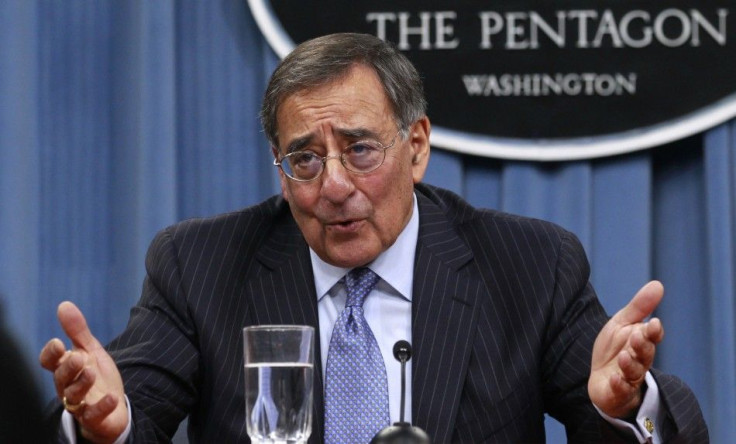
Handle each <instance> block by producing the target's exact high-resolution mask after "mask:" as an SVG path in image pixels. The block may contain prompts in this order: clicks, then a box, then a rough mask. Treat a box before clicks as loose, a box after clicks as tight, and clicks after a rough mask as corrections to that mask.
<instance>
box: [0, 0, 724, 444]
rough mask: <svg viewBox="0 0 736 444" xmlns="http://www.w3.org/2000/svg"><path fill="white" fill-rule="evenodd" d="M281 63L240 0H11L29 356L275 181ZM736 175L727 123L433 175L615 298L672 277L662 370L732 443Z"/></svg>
mask: <svg viewBox="0 0 736 444" xmlns="http://www.w3.org/2000/svg"><path fill="white" fill-rule="evenodd" d="M276 63H277V59H276V56H275V55H274V54H273V52H272V51H271V50H270V48H269V47H268V45H267V44H266V42H265V41H264V39H263V38H262V37H261V35H260V32H259V30H258V29H257V27H256V25H255V23H254V21H253V19H252V17H251V16H250V13H249V11H248V9H247V6H246V4H245V2H244V1H242V0H237V1H235V0H217V1H214V0H213V1H209V2H194V1H187V2H184V1H182V2H174V1H165V0H159V1H155V2H150V1H145V0H140V1H120V2H113V1H91V0H90V1H64V2H62V1H31V0H17V1H16V0H0V304H2V306H3V307H4V312H5V316H4V321H5V322H6V323H7V324H8V325H9V326H10V328H11V329H12V331H13V332H14V334H15V335H16V337H17V339H18V340H19V341H20V342H21V344H22V346H23V348H24V349H25V350H26V351H27V355H28V359H29V361H30V362H32V363H34V364H35V360H36V356H37V353H38V351H39V350H40V348H41V346H42V344H44V343H45V341H47V340H48V339H49V338H51V337H53V336H58V335H60V334H61V332H60V329H59V327H58V325H57V323H56V319H55V309H56V306H57V304H58V303H59V302H61V301H62V300H66V299H70V300H72V301H74V302H75V303H77V304H78V305H79V306H80V307H81V308H82V310H83V311H84V312H85V313H86V314H87V317H88V320H89V322H90V325H91V328H92V329H93V331H94V332H95V333H96V334H97V336H98V337H99V338H100V339H101V340H102V341H103V342H106V341H109V340H110V339H111V338H113V337H114V335H115V334H116V333H117V332H119V331H121V329H122V328H123V327H124V325H125V323H126V320H127V317H128V310H129V307H130V306H131V305H133V304H134V303H135V301H136V300H137V298H138V296H139V291H140V286H141V282H142V278H143V273H144V270H143V257H144V254H145V251H146V248H147V245H148V243H149V241H150V240H151V238H152V237H153V235H154V233H155V232H156V231H157V230H159V229H160V228H162V227H164V226H166V225H168V224H171V223H173V222H175V221H178V220H181V219H185V218H190V217H194V216H205V215H211V214H214V213H219V212H224V211H229V210H232V209H236V208H240V207H243V206H247V205H251V204H254V203H256V202H258V201H260V200H261V199H263V198H265V197H266V196H268V195H271V194H272V193H274V192H276V191H277V181H276V174H275V171H274V168H273V167H272V166H271V164H270V158H269V157H270V153H269V150H268V147H267V145H266V142H265V139H264V137H263V135H262V134H261V131H260V127H259V124H258V120H257V110H258V106H259V102H260V97H261V94H262V91H263V88H264V86H265V83H266V81H267V78H268V76H269V74H270V72H271V71H272V70H273V68H274V66H275V65H276ZM430 117H431V116H430ZM735 181H736V122H734V121H731V122H728V123H726V124H723V125H721V126H719V127H717V128H714V129H711V130H709V131H707V132H706V133H704V134H701V135H697V136H694V137H691V138H689V139H686V140H683V141H680V142H676V143H673V144H670V145H667V146H663V147H659V148H656V149H653V150H648V151H644V152H640V153H636V154H631V155H624V156H617V157H612V158H606V159H600V160H594V161H578V162H567V163H526V162H510V161H499V160H491V159H485V158H478V157H470V156H464V155H459V154H454V153H451V152H446V151H441V150H438V149H435V150H434V151H433V152H432V160H431V162H430V168H429V172H428V174H427V177H426V182H429V183H432V184H436V185H440V186H444V187H446V188H449V189H452V190H454V191H456V192H458V193H460V194H462V195H464V196H465V197H467V199H469V200H470V201H471V202H472V203H474V204H476V205H479V206H486V207H493V208H498V209H501V210H505V211H510V212H515V213H520V214H525V215H529V216H534V217H539V218H544V219H549V220H552V221H555V222H557V223H559V224H561V225H563V226H565V227H567V228H569V229H570V230H572V231H573V232H575V233H576V234H577V235H578V236H579V237H580V239H581V240H582V242H583V244H584V245H585V247H586V249H587V252H588V254H589V257H590V259H591V262H592V266H593V276H592V279H593V283H594V285H595V286H596V288H597V290H598V293H599V296H600V298H601V300H602V301H603V304H604V305H605V306H606V308H607V309H608V310H609V312H613V311H615V310H617V309H618V308H620V307H621V306H622V305H623V304H625V303H626V301H627V300H628V299H629V298H630V297H631V296H632V295H633V293H634V292H635V291H636V289H638V288H639V287H640V286H641V285H642V284H643V283H644V282H646V281H648V280H649V279H653V278H656V279H660V280H662V281H663V282H664V284H665V287H666V289H667V293H666V297H665V300H664V302H663V303H662V305H661V307H660V308H659V309H658V316H660V317H661V318H662V319H663V321H664V324H665V327H666V331H667V333H666V338H665V341H664V343H663V344H662V345H661V346H660V347H659V349H658V355H657V365H658V366H659V367H661V368H663V369H664V370H666V371H669V372H672V373H676V374H678V375H679V376H681V377H682V378H683V379H684V380H685V381H687V383H688V384H690V386H691V387H693V389H694V390H695V392H696V394H697V396H698V398H699V400H700V402H701V404H702V407H703V410H704V413H705V417H706V420H707V422H708V425H709V427H710V430H711V437H712V438H713V441H714V442H732V441H733V440H734V439H736V428H735V427H736V426H734V418H736V334H735V332H734V329H735V322H734V316H735V315H736V307H735V304H736V294H735V291H736V290H735V285H734V276H735V275H736V260H735V256H736V248H735V247H734V229H735V228H736V183H735ZM36 367H37V366H36ZM37 373H38V374H37V377H38V380H39V382H40V383H41V384H43V385H44V388H45V390H46V393H47V395H48V396H52V393H53V392H52V390H51V383H50V378H49V377H48V376H47V375H45V374H42V372H41V370H40V369H38V370H37ZM550 433H551V438H550V442H557V441H558V439H559V433H560V430H559V428H558V426H554V425H551V426H550Z"/></svg>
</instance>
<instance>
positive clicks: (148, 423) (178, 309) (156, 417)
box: [108, 231, 200, 443]
mask: <svg viewBox="0 0 736 444" xmlns="http://www.w3.org/2000/svg"><path fill="white" fill-rule="evenodd" d="M179 260H180V258H179V257H178V255H177V251H176V247H175V245H174V242H173V240H172V236H171V235H170V233H169V232H166V231H164V232H162V233H160V234H159V235H158V236H157V237H156V239H154V241H153V242H152V244H151V247H150V249H149V252H148V256H147V258H146V268H147V272H148V273H147V276H146V278H145V281H144V284H143V292H142V296H141V299H140V301H139V302H138V304H137V305H136V306H135V307H133V308H132V310H131V315H130V320H129V323H128V326H127V328H126V329H125V331H124V332H123V333H122V334H121V336H119V337H118V338H117V339H115V340H114V341H113V342H112V343H111V344H110V345H109V346H108V349H109V351H110V353H111V355H112V357H113V358H114V359H115V362H116V363H117V365H118V368H119V369H120V372H121V374H122V377H123V382H124V384H125V391H126V394H127V395H128V398H129V400H130V403H131V407H132V418H133V428H132V430H131V435H130V437H131V440H129V442H136V443H137V442H162V441H168V440H170V439H171V437H172V436H173V435H174V433H175V432H176V430H177V427H178V425H179V423H180V422H181V421H182V420H183V419H184V418H185V417H186V416H187V415H188V413H189V412H190V411H191V409H192V406H193V405H194V404H195V402H196V399H197V397H198V384H197V381H198V378H199V370H200V366H199V350H198V347H197V345H196V344H197V333H196V331H195V329H194V327H193V321H192V319H191V318H190V316H189V314H188V309H187V304H186V302H185V301H186V297H185V295H184V294H183V292H182V283H181V279H182V276H181V273H180V268H179Z"/></svg>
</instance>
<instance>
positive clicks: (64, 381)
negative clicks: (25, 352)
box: [39, 302, 128, 443]
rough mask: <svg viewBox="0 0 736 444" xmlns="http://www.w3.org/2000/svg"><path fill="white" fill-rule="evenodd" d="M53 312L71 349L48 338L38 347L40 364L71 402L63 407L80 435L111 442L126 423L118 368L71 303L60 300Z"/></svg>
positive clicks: (126, 414)
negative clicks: (52, 376)
mask: <svg viewBox="0 0 736 444" xmlns="http://www.w3.org/2000/svg"><path fill="white" fill-rule="evenodd" d="M57 316H58V317H59V323H60V324H61V327H62V328H63V329H64V332H65V333H66V335H67V336H68V337H69V339H70V340H71V343H72V349H71V350H67V349H66V347H65V346H64V343H63V342H62V341H61V340H60V339H58V338H54V339H52V340H50V341H49V342H48V343H47V344H46V345H45V346H44V348H43V349H42V350H41V354H40V356H39V360H40V361H41V365H42V366H43V368H45V369H46V370H49V371H50V372H52V373H53V374H54V385H55V386H56V394H57V395H58V396H59V399H62V400H64V398H66V404H67V406H72V408H68V409H67V410H69V411H70V413H72V415H73V416H74V418H75V419H76V421H77V423H78V424H79V429H80V431H81V434H82V436H83V437H84V438H85V439H87V440H89V441H92V442H95V443H112V442H114V441H115V439H117V437H118V436H120V435H121V434H122V433H123V432H124V431H125V428H126V427H127V426H128V408H127V406H126V402H125V390H124V388H123V380H122V378H121V376H120V372H119V371H118V368H117V366H116V365H115V362H114V361H113V360H112V357H110V355H109V354H108V353H107V351H105V349H104V348H103V347H102V345H101V344H100V342H99V341H98V340H97V339H96V338H95V337H94V336H92V332H90V331H89V327H87V321H86V320H85V319H84V315H82V312H81V311H80V310H79V309H78V308H77V307H76V306H75V305H74V304H72V303H71V302H62V303H61V304H60V305H59V308H58V310H57ZM80 404H81V406H80ZM76 406H80V407H78V408H77V407H76ZM72 410H73V412H72Z"/></svg>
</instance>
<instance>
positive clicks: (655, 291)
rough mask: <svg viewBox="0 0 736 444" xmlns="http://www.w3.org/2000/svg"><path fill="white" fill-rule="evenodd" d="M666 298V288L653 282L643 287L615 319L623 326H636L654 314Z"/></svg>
mask: <svg viewBox="0 0 736 444" xmlns="http://www.w3.org/2000/svg"><path fill="white" fill-rule="evenodd" d="M663 296H664V287H663V286H662V284H661V283H660V282H659V281H651V282H649V283H647V284H646V285H644V286H643V287H641V289H640V290H639V291H638V292H637V293H636V294H635V295H634V297H633V298H632V299H631V301H629V303H628V304H627V305H626V306H625V307H624V308H622V309H621V310H619V312H618V313H616V315H615V316H614V317H613V319H614V320H616V321H617V322H619V323H621V324H635V323H637V322H641V321H643V320H644V319H645V318H646V317H647V316H649V315H651V314H652V312H654V309H655V308H657V305H659V302H660V301H661V300H662V297H663Z"/></svg>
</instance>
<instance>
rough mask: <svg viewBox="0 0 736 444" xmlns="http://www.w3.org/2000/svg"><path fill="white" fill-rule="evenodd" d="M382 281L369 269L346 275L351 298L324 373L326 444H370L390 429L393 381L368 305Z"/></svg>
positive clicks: (337, 324) (338, 323)
mask: <svg viewBox="0 0 736 444" xmlns="http://www.w3.org/2000/svg"><path fill="white" fill-rule="evenodd" d="M377 282H378V275H377V274H376V273H374V272H373V271H371V270H370V269H369V268H358V269H354V270H351V271H350V272H349V273H348V274H347V275H346V276H345V283H346V285H347V288H348V298H347V302H346V303H345V309H344V310H343V311H342V313H340V316H339V317H338V318H337V321H336V322H335V327H334V329H333V330H332V338H331V339H330V349H329V352H328V353H327V369H326V371H325V375H326V376H325V442H326V443H327V444H347V443H355V444H367V443H369V442H370V440H371V439H372V438H373V435H375V434H376V433H377V432H378V431H379V430H381V429H382V428H384V427H386V426H388V425H389V413H388V381H387V379H386V367H385V366H384V364H383V356H381V350H380V349H379V348H378V342H376V338H375V337H374V336H373V332H372V331H371V328H370V327H369V326H368V323H367V322H366V320H365V317H364V316H363V301H365V298H366V296H368V293H370V292H371V290H372V289H373V287H375V286H376V283H377Z"/></svg>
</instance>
